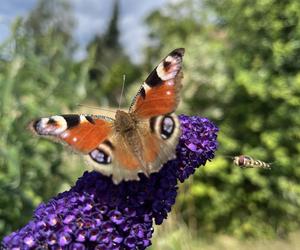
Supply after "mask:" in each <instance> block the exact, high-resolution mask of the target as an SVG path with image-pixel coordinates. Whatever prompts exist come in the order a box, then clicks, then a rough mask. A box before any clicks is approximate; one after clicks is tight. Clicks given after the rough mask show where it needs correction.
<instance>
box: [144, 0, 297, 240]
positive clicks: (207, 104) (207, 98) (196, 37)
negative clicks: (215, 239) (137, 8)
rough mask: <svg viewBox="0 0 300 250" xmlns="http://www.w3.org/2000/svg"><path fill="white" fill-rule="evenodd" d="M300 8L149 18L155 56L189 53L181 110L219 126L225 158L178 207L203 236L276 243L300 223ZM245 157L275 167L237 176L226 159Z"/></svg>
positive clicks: (183, 7)
mask: <svg viewBox="0 0 300 250" xmlns="http://www.w3.org/2000/svg"><path fill="white" fill-rule="evenodd" d="M299 9H300V2H299V1H297V0H289V1H276V0H264V1H247V0H235V1H233V0H221V1H220V0H216V1H209V0H207V1H198V0H191V1H177V3H175V4H171V5H170V6H169V7H167V8H166V9H164V10H158V11H156V12H154V13H152V14H151V15H150V16H149V17H148V19H147V22H148V24H149V26H150V31H151V33H150V35H151V37H152V38H153V40H154V41H155V43H154V44H155V45H154V46H153V47H151V48H150V49H148V51H149V54H154V55H156V54H159V53H162V54H164V51H168V50H170V49H171V48H173V47H178V46H184V47H186V48H187V55H186V57H185V64H184V66H185V67H184V73H185V78H184V82H185V84H186V85H185V91H184V98H185V102H184V105H183V106H182V111H184V112H186V113H190V114H200V115H204V116H208V117H209V118H211V119H213V120H214V121H215V123H216V124H217V125H218V126H219V127H220V133H219V143H220V147H219V151H218V153H217V156H219V157H217V158H216V159H215V160H214V161H213V162H212V163H211V164H209V166H207V167H205V168H204V169H202V170H201V171H199V172H198V174H196V175H195V176H194V178H193V179H192V180H190V184H189V187H188V188H187V187H185V190H186V191H185V190H183V191H185V192H184V194H183V195H182V196H181V197H180V200H181V202H179V203H177V205H178V207H177V212H181V213H184V216H185V218H186V220H187V221H190V225H191V226H192V227H194V228H195V229H197V230H199V232H201V233H206V234H209V233H215V232H221V233H229V234H233V235H235V236H238V237H272V236H275V235H279V236H284V235H285V234H286V233H287V232H288V231H290V230H292V229H295V228H297V227H299V224H300V214H299V208H300V185H299V180H300V168H299V163H300V158H299V153H300V142H299V138H300V137H299V135H300V133H299V127H300V63H299V60H300V46H299V45H300V23H299V22H300V21H299V20H300V12H299ZM161 23H164V24H165V25H161ZM239 154H249V155H251V156H253V157H255V158H258V159H261V160H264V161H267V162H273V163H274V164H273V169H272V171H264V170H254V169H251V170H249V169H248V170H241V169H238V168H234V167H233V165H232V162H230V161H228V159H226V158H225V157H224V156H228V155H229V156H230V155H231V156H234V155H239Z"/></svg>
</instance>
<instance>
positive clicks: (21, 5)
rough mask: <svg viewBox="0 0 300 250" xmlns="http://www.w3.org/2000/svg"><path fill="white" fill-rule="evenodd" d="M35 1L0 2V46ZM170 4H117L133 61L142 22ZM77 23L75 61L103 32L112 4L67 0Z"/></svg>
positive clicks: (142, 37)
mask: <svg viewBox="0 0 300 250" xmlns="http://www.w3.org/2000/svg"><path fill="white" fill-rule="evenodd" d="M37 1H38V0H26V1H23V0H10V1H2V2H1V5H0V17H1V20H2V21H1V22H0V42H1V41H3V40H4V39H5V38H6V37H7V36H8V35H9V30H10V25H11V23H12V21H13V20H14V19H15V18H16V16H20V15H26V13H28V12H29V11H30V10H31V9H32V8H33V7H34V5H35V4H36V2H37ZM168 1H171V0H152V1H140V0H120V12H121V16H120V30H121V42H122V44H123V45H124V47H125V49H126V51H127V52H128V53H129V55H130V56H131V57H132V58H133V59H134V60H135V61H138V60H140V59H141V58H142V55H141V49H142V47H143V46H145V44H146V42H147V36H146V35H147V29H146V27H145V25H144V19H145V18H146V16H147V15H148V14H149V13H150V12H151V11H152V10H153V9H155V8H160V7H162V6H163V5H165V4H166V3H167V2H168ZM70 3H71V4H72V6H73V10H74V16H75V19H76V22H77V27H76V29H75V33H74V37H75V39H76V40H77V41H78V43H79V44H80V48H79V51H78V52H77V55H78V56H76V57H77V58H83V57H84V55H85V47H86V45H87V43H88V42H89V41H90V40H91V39H92V37H93V36H94V35H96V34H101V33H103V32H104V31H105V29H106V27H107V23H108V21H109V18H110V15H111V12H112V5H113V3H114V1H105V0H70Z"/></svg>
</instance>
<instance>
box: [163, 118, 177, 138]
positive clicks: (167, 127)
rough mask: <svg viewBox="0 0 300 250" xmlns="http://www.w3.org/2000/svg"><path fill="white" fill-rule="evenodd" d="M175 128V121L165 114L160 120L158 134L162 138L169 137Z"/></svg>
mask: <svg viewBox="0 0 300 250" xmlns="http://www.w3.org/2000/svg"><path fill="white" fill-rule="evenodd" d="M174 129H175V121H174V120H173V118H172V117H170V116H165V117H164V118H163V119H162V121H161V128H160V135H161V137H162V138H163V139H165V140H166V139H168V138H170V137H171V135H172V134H173V132H174Z"/></svg>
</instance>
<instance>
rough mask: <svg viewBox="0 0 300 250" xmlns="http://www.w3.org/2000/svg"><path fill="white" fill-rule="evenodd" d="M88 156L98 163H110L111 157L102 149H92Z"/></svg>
mask: <svg viewBox="0 0 300 250" xmlns="http://www.w3.org/2000/svg"><path fill="white" fill-rule="evenodd" d="M90 157H91V158H92V159H93V160H94V161H95V162H98V163H100V164H110V163H111V157H110V156H109V155H108V154H107V153H106V152H104V151H103V150H102V149H98V148H97V149H94V150H93V151H92V152H90Z"/></svg>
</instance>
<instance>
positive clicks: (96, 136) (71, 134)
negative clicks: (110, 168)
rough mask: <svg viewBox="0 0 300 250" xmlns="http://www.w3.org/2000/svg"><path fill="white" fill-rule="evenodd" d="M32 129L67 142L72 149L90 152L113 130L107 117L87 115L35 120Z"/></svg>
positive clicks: (58, 116) (42, 134)
mask: <svg viewBox="0 0 300 250" xmlns="http://www.w3.org/2000/svg"><path fill="white" fill-rule="evenodd" d="M31 129H32V130H33V131H34V132H35V133H36V134H38V135H41V136H47V137H50V138H52V139H54V140H56V141H60V142H65V143H67V144H68V145H69V146H71V148H72V149H74V150H76V151H78V152H81V153H83V154H88V153H89V152H90V151H91V150H93V149H95V148H96V147H97V146H98V145H99V144H100V143H102V142H103V141H104V140H105V139H106V138H107V137H108V135H109V134H110V132H111V131H112V122H111V121H110V120H109V118H107V117H100V116H85V115H55V116H51V117H45V118H40V119H37V120H35V121H34V122H32V123H31Z"/></svg>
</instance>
